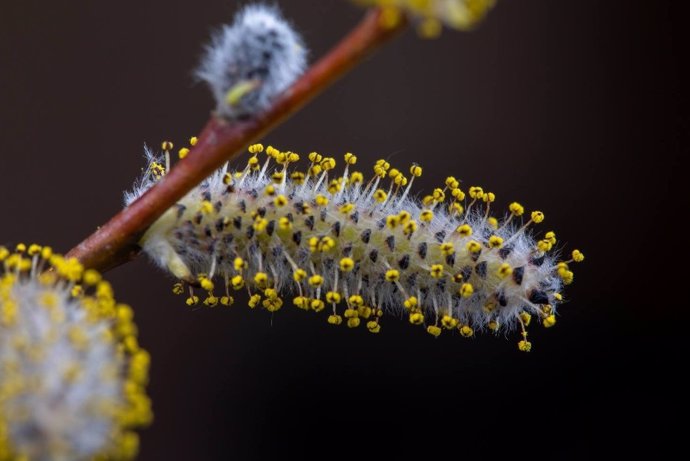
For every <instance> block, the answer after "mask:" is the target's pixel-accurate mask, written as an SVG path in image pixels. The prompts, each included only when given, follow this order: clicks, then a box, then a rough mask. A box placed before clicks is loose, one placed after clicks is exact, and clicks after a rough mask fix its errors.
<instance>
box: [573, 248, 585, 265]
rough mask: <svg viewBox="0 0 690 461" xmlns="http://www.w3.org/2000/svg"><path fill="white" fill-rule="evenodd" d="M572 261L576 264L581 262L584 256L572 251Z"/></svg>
mask: <svg viewBox="0 0 690 461" xmlns="http://www.w3.org/2000/svg"><path fill="white" fill-rule="evenodd" d="M572 257H573V261H575V262H576V263H579V262H582V261H584V260H585V255H584V254H583V253H582V252H581V251H580V250H573V253H572Z"/></svg>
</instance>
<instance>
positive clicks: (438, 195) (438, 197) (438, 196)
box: [431, 187, 446, 203]
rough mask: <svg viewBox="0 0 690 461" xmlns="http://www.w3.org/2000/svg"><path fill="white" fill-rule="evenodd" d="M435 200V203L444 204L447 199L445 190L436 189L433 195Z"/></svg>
mask: <svg viewBox="0 0 690 461" xmlns="http://www.w3.org/2000/svg"><path fill="white" fill-rule="evenodd" d="M431 196H432V197H433V198H434V202H437V203H438V202H442V201H444V200H445V199H446V194H445V193H444V192H443V189H439V188H438V187H437V188H436V189H434V192H433V193H432V195H431Z"/></svg>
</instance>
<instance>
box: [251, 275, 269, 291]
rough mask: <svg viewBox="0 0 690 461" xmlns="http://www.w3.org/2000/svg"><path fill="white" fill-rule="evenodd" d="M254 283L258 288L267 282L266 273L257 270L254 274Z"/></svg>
mask: <svg viewBox="0 0 690 461" xmlns="http://www.w3.org/2000/svg"><path fill="white" fill-rule="evenodd" d="M254 283H255V284H256V286H258V287H260V288H262V287H265V286H266V284H267V283H268V274H266V273H265V272H257V273H256V274H254Z"/></svg>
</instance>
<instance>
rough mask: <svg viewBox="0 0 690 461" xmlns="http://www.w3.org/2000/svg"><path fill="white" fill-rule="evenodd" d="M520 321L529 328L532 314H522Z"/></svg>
mask: <svg viewBox="0 0 690 461" xmlns="http://www.w3.org/2000/svg"><path fill="white" fill-rule="evenodd" d="M520 320H522V323H523V324H524V325H525V326H526V327H528V326H529V324H530V322H532V314H530V313H528V312H520Z"/></svg>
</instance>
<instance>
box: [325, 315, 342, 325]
mask: <svg viewBox="0 0 690 461" xmlns="http://www.w3.org/2000/svg"><path fill="white" fill-rule="evenodd" d="M328 323H330V324H331V325H340V324H341V323H343V318H342V317H341V316H339V315H336V314H331V315H329V316H328Z"/></svg>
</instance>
